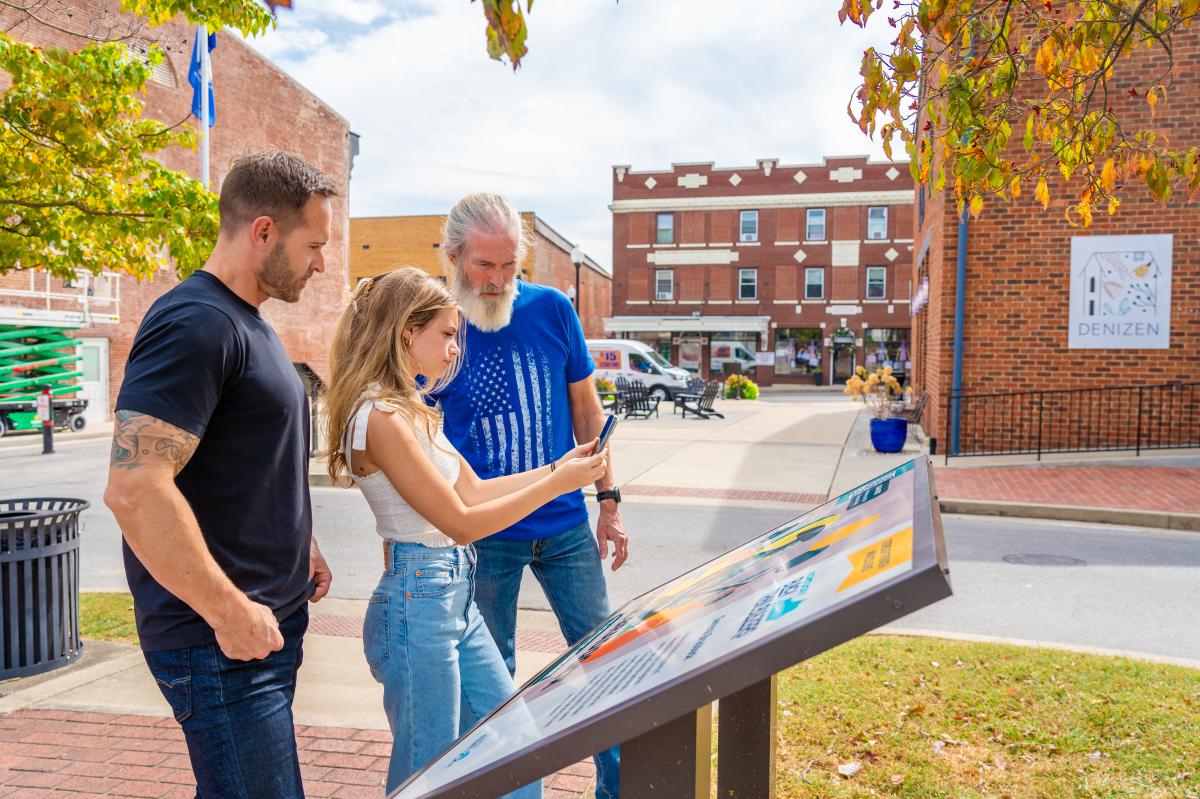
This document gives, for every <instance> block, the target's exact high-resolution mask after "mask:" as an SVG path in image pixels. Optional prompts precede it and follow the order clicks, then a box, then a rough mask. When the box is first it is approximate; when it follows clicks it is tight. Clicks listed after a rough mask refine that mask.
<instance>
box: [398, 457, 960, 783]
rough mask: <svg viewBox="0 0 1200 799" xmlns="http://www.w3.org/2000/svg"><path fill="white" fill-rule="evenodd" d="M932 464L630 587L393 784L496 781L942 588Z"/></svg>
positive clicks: (784, 660) (720, 689)
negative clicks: (622, 601) (580, 635)
mask: <svg viewBox="0 0 1200 799" xmlns="http://www.w3.org/2000/svg"><path fill="white" fill-rule="evenodd" d="M930 478H931V475H930V470H929V464H928V462H927V461H926V460H925V459H919V460H913V461H909V462H908V463H905V464H903V465H901V466H899V467H896V468H895V469H892V470H890V471H888V472H886V473H884V474H882V475H880V476H879V477H876V478H875V479H874V480H871V481H869V482H867V483H864V484H863V485H861V486H859V487H857V488H855V489H853V490H851V491H848V492H846V493H845V494H843V495H841V496H839V497H837V498H836V499H833V500H830V501H829V502H826V503H825V504H824V505H821V506H820V507H818V508H815V509H813V510H812V511H810V512H808V513H806V514H804V515H802V516H800V517H798V518H796V519H793V520H792V521H790V522H788V523H786V524H784V525H781V526H780V527H778V528H776V529H774V530H772V531H770V532H768V533H766V534H764V535H761V536H758V537H757V538H755V539H753V540H751V541H749V542H748V543H746V544H744V545H742V546H739V547H737V548H736V549H733V550H731V551H730V552H728V553H726V554H724V555H722V556H720V557H718V558H716V559H715V560H712V561H710V562H709V563H706V564H704V565H703V566H700V567H698V568H696V569H694V570H692V571H690V572H688V573H686V574H684V575H682V576H680V577H677V578H676V579H674V580H671V581H670V582H668V583H665V584H664V585H662V586H659V587H658V588H656V589H654V590H652V591H650V592H648V593H646V594H643V595H642V596H640V597H638V598H637V599H634V600H632V601H630V602H629V603H627V604H626V605H625V606H624V607H622V608H621V609H620V610H618V611H617V612H616V613H613V614H612V615H611V616H610V617H609V618H608V619H607V620H606V621H605V622H604V623H603V624H601V625H600V626H599V627H597V628H596V629H595V630H593V631H592V632H591V633H589V634H588V635H587V636H586V637H585V638H584V639H583V640H581V641H580V642H579V643H577V644H576V645H575V646H573V647H571V648H570V649H569V650H568V651H567V652H566V653H565V654H563V655H562V656H561V657H559V658H558V659H557V660H556V661H555V662H553V663H552V664H550V665H549V666H548V667H546V669H544V670H543V671H542V672H541V673H540V674H538V675H537V676H536V677H534V678H533V679H532V680H530V681H529V682H528V683H526V684H525V685H524V686H523V687H522V688H521V690H520V691H518V692H517V693H516V694H515V695H514V696H513V697H512V698H511V699H510V700H509V701H508V702H506V703H505V704H503V705H502V706H501V707H499V708H498V709H497V710H496V711H495V712H493V713H492V714H491V715H490V716H488V717H487V718H485V719H483V720H482V721H481V722H480V723H479V724H477V725H476V726H475V727H474V728H473V729H472V730H471V731H469V732H468V733H467V734H466V735H464V736H463V737H462V738H460V739H459V740H458V741H457V742H456V743H455V744H454V745H452V746H451V747H450V749H448V750H447V751H446V752H444V753H443V754H442V755H441V756H440V757H438V758H437V759H436V760H434V762H432V763H430V764H429V765H428V766H427V767H426V768H424V769H423V770H422V771H420V772H418V773H417V774H415V775H414V776H413V777H412V778H411V779H410V780H409V781H408V782H407V783H405V784H404V785H403V786H401V787H400V788H399V789H398V790H397V791H396V792H394V793H393V794H392V796H393V797H394V798H395V799H440V798H441V797H460V798H462V799H466V798H467V797H494V796H499V795H500V794H503V793H506V792H508V791H511V790H513V789H514V788H517V787H519V786H520V785H524V784H526V783H528V782H531V781H533V780H535V779H538V778H540V777H542V776H544V775H546V774H549V773H552V772H553V771H555V770H556V769H558V768H562V767H564V766H566V765H569V764H571V763H574V762H576V761H578V760H580V759H581V758H583V757H585V756H587V755H588V754H591V753H593V752H596V751H599V750H602V749H606V748H608V747H609V746H613V745H615V744H618V743H622V742H629V741H631V740H632V739H635V738H638V737H639V736H642V735H643V734H644V733H647V732H648V731H650V730H653V729H655V728H659V727H663V726H665V725H669V724H670V723H671V722H673V721H675V720H677V719H679V718H680V717H682V716H684V715H685V714H688V713H690V712H694V711H696V710H697V709H699V708H703V707H706V706H707V705H709V704H711V703H712V702H713V701H715V700H718V699H720V698H721V697H725V696H729V695H730V694H734V693H735V692H738V691H742V690H743V689H746V688H749V687H751V686H755V685H757V684H759V683H762V682H763V681H764V680H768V679H769V678H770V677H771V675H773V674H775V673H776V672H778V671H781V670H783V669H786V668H788V667H790V666H792V665H794V664H796V663H798V662H800V661H802V660H805V659H806V658H809V657H812V656H813V655H816V654H818V653H820V652H823V651H825V650H826V649H829V648H831V647H833V646H836V645H837V644H840V643H843V642H845V641H848V640H850V639H852V638H855V637H857V636H859V635H862V634H864V633H866V632H868V631H870V630H872V629H875V628H876V627H879V626H881V625H883V624H887V623H888V622H891V621H894V620H895V619H898V618H900V617H902V616H904V615H906V614H908V613H911V612H912V611H914V610H917V609H918V608H920V607H923V606H925V605H928V604H930V603H932V602H935V601H937V600H939V599H942V598H944V597H946V596H949V595H950V584H949V580H948V578H947V574H948V570H947V568H946V556H945V549H944V545H943V541H942V532H941V521H940V517H939V515H938V510H937V507H936V500H935V498H934V496H933V490H932V485H931V482H930ZM721 762H723V761H721ZM623 779H624V777H623ZM623 791H624V788H623ZM705 795H706V796H707V793H705Z"/></svg>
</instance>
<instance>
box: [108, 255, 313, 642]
mask: <svg viewBox="0 0 1200 799" xmlns="http://www.w3.org/2000/svg"><path fill="white" fill-rule="evenodd" d="M116 407H117V410H128V411H138V412H140V413H144V414H148V415H150V416H154V417H156V418H158V419H162V420H163V421H164V422H167V423H169V424H172V425H175V426H176V427H179V428H181V429H183V430H186V431H188V432H189V433H192V434H193V435H195V436H198V437H199V438H200V443H199V444H198V445H197V447H196V451H195V453H193V455H192V457H191V460H189V461H188V463H187V465H186V466H185V467H183V469H182V470H181V471H180V472H179V474H178V475H177V476H176V477H175V485H176V486H177V487H178V488H179V491H180V493H181V494H183V496H184V498H185V499H187V501H188V504H189V505H190V506H191V508H192V511H193V512H194V513H195V514H196V521H197V522H198V523H199V525H200V532H201V534H202V535H203V536H204V543H205V544H206V545H207V547H208V550H209V552H211V553H212V556H213V559H214V560H216V562H217V565H219V566H220V567H221V569H222V570H223V571H224V572H225V574H227V575H228V576H229V579H230V580H231V581H232V582H233V584H234V585H236V586H237V587H238V588H240V589H241V590H242V591H244V592H245V593H246V595H247V596H249V597H250V598H251V599H252V600H254V601H255V602H261V603H262V604H264V605H266V606H268V607H269V608H271V609H272V610H273V611H275V615H276V618H278V619H279V620H281V621H282V620H283V619H285V618H287V617H288V616H290V615H291V614H292V613H294V612H296V611H297V610H298V609H299V608H301V607H303V606H304V603H305V602H306V601H307V600H308V597H309V596H311V595H312V592H313V585H312V584H311V583H310V582H309V578H308V565H309V564H308V547H309V540H310V537H311V535H312V505H311V501H310V499H309V493H308V444H309V416H308V399H307V397H306V396H305V393H304V384H303V383H302V382H301V381H300V377H299V375H297V374H296V369H295V367H294V366H292V360H291V358H289V357H288V354H287V350H285V349H284V347H283V343H282V342H281V341H280V340H279V337H278V336H277V335H275V331H274V330H272V329H271V326H270V325H269V324H267V322H266V321H265V320H264V319H263V318H262V317H261V316H260V315H259V313H258V310H257V309H256V308H255V307H254V306H252V305H250V304H248V303H246V302H244V301H243V300H242V299H241V298H240V297H238V296H237V295H236V294H234V293H233V292H232V291H230V290H229V288H228V287H226V286H225V284H224V283H222V282H221V281H220V280H219V279H217V278H216V277H213V276H212V275H210V274H209V273H208V272H195V273H193V274H192V276H191V277H189V278H188V279H187V280H185V281H183V282H182V283H180V284H179V285H178V286H176V287H175V288H173V289H171V290H170V291H168V292H167V293H166V294H164V295H163V296H161V297H159V298H158V300H156V301H155V302H154V304H153V305H152V306H150V310H149V311H148V312H147V313H146V317H145V318H144V319H143V320H142V324H141V326H140V327H139V328H138V332H137V336H136V337H135V338H134V340H133V349H132V350H130V353H129V361H128V363H126V364H125V381H124V383H123V384H122V385H121V393H120V394H119V395H118V396H117V405H116ZM121 543H122V549H123V554H124V558H125V574H126V576H127V578H128V580H129V588H130V591H131V592H132V593H133V608H134V618H135V620H136V622H137V629H138V637H139V638H140V639H141V644H142V649H144V650H146V651H148V652H151V651H158V650H164V649H182V648H185V647H192V646H205V645H208V644H211V643H213V642H214V641H215V640H216V636H215V635H214V633H213V630H212V628H211V627H209V626H208V624H207V623H205V621H204V619H202V618H200V616H199V615H198V614H197V613H196V612H195V611H194V610H192V609H191V608H190V607H188V606H187V605H185V604H184V603H183V602H182V601H181V600H179V599H178V598H176V597H175V596H174V595H172V594H171V593H170V592H168V591H167V590H166V589H165V588H163V587H162V585H160V584H159V583H158V581H157V580H155V579H154V578H153V577H152V576H151V575H150V572H149V571H148V570H147V569H146V567H145V566H143V565H142V563H141V561H139V560H138V559H137V556H136V555H134V554H133V550H131V549H130V548H129V545H128V544H127V543H125V542H124V539H122V542H121Z"/></svg>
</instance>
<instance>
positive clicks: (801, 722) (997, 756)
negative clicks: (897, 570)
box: [776, 636, 1200, 799]
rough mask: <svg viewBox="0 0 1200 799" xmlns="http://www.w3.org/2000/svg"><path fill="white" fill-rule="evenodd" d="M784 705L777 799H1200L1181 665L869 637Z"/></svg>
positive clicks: (809, 674)
mask: <svg viewBox="0 0 1200 799" xmlns="http://www.w3.org/2000/svg"><path fill="white" fill-rule="evenodd" d="M778 698H779V705H780V707H779V712H780V716H779V730H780V735H779V738H778V747H779V757H778V780H777V783H776V785H777V787H778V789H777V795H778V797H780V799H783V798H784V797H788V798H789V799H790V798H792V797H796V798H798V797H806V798H807V797H813V799H815V798H816V797H821V799H842V798H846V799H849V797H869V796H896V797H911V799H936V798H937V797H955V799H958V798H959V797H962V798H968V797H997V798H1000V797H1012V798H1013V799H1034V798H1035V797H1038V798H1041V797H1044V798H1045V799H1062V798H1063V797H1130V799H1133V797H1137V798H1138V799H1157V798H1158V797H1180V799H1185V798H1186V797H1200V672H1197V671H1192V670H1190V669H1186V668H1181V667H1178V666H1165V665H1157V664H1149V663H1142V662H1138V661H1133V660H1126V659H1123V658H1112V657H1097V656H1089V655H1077V654H1073V653H1070V652H1062V651H1056V650H1044V649H1026V648H1023V647H1012V646H1001V645H995V644H979V643H964V642H957V641H946V640H939V639H926V638H896V637H890V636H868V637H865V638H860V639H858V640H856V641H852V642H850V643H848V644H846V645H844V646H841V647H838V648H837V649H835V650H833V651H831V652H827V653H825V654H824V655H821V656H819V657H816V658H813V659H811V660H809V661H807V662H805V663H801V664H800V665H799V666H797V667H795V668H792V669H790V670H789V671H788V672H786V674H785V675H784V678H783V679H781V680H780V682H779V697H778ZM856 766H857V770H856ZM839 767H840V768H841V772H844V773H839ZM846 774H852V776H846Z"/></svg>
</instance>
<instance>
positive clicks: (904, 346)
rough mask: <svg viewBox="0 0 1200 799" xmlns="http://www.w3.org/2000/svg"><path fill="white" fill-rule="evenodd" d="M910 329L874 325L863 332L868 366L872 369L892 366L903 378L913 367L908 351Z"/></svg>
mask: <svg viewBox="0 0 1200 799" xmlns="http://www.w3.org/2000/svg"><path fill="white" fill-rule="evenodd" d="M908 340H909V329H908V328H906V327H893V328H889V327H874V328H871V329H870V330H867V331H866V332H865V333H864V334H863V351H864V353H865V355H866V361H867V368H868V369H871V370H872V371H873V370H874V369H875V368H876V367H878V366H890V367H892V369H894V370H895V371H896V372H899V373H901V374H900V375H899V377H900V378H901V379H902V380H903V379H904V374H903V373H906V372H908V371H909V369H911V368H912V358H911V356H910V355H909V352H908Z"/></svg>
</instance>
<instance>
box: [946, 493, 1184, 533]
mask: <svg viewBox="0 0 1200 799" xmlns="http://www.w3.org/2000/svg"><path fill="white" fill-rule="evenodd" d="M938 504H939V505H941V508H942V513H960V514H965V515H969V516H1013V517H1019V518H1023V519H1051V520H1054V521H1064V522H1088V523H1092V524H1115V525H1125V526H1130V527H1155V528H1158V529H1161V530H1184V531H1188V532H1200V514H1194V513H1170V512H1168V511H1156V510H1136V509H1132V508H1089V507H1082V506H1076V505H1040V504H1037V503H1032V502H999V501H991V500H978V499H941V498H939V500H938Z"/></svg>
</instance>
